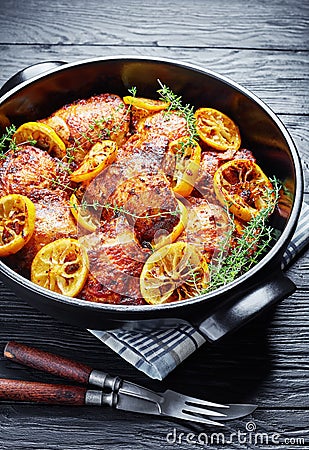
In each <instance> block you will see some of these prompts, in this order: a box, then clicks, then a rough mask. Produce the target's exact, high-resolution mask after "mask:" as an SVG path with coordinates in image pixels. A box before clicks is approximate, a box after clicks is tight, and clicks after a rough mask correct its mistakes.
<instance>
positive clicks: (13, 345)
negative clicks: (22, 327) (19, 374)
mask: <svg viewBox="0 0 309 450" xmlns="http://www.w3.org/2000/svg"><path fill="white" fill-rule="evenodd" d="M4 356H5V357H6V358H8V359H10V360H11V361H14V362H17V363H19V364H23V365H25V366H28V367H31V368H33V369H38V370H42V371H43V372H47V373H51V374H52V375H57V376H59V377H61V378H66V379H69V380H72V381H77V382H78V383H83V384H88V383H89V384H93V385H95V386H98V387H100V388H101V389H108V390H111V391H118V389H119V387H120V385H121V381H122V380H121V378H119V377H113V376H111V375H109V374H108V373H105V372H102V371H99V370H94V369H92V368H91V367H89V366H87V365H86V364H82V363H79V362H77V361H72V360H71V359H68V358H64V357H62V356H58V355H55V354H53V353H49V352H45V351H43V350H39V349H37V348H34V347H29V346H27V345H24V344H21V343H19V342H14V341H10V342H8V343H7V344H6V346H5V348H4Z"/></svg>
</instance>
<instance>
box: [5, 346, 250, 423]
mask: <svg viewBox="0 0 309 450" xmlns="http://www.w3.org/2000/svg"><path fill="white" fill-rule="evenodd" d="M4 356H5V357H6V358H8V359H10V360H11V361H14V362H17V363H20V364H23V365H26V366H29V367H32V368H34V369H39V370H42V371H44V372H48V373H51V374H53V375H57V376H60V377H63V378H67V379H69V380H72V381H76V382H79V383H82V384H92V385H95V386H97V387H99V388H100V390H93V389H88V388H87V387H81V386H66V385H59V384H47V383H37V382H29V381H19V380H7V379H0V400H14V401H28V402H29V401H30V402H38V403H45V404H58V405H59V404H66V405H100V406H102V405H107V406H111V407H114V408H116V409H120V410H124V411H133V412H139V413H143V414H155V415H160V416H169V417H176V418H178V419H184V420H190V421H194V422H201V423H206V424H210V425H218V426H222V425H223V424H222V423H221V422H222V421H225V420H231V419H236V418H240V417H244V416H246V415H248V414H250V413H252V412H253V411H254V410H255V409H256V407H257V406H256V405H248V404H247V405H245V404H242V405H241V404H229V405H221V404H217V403H212V402H208V401H206V400H201V399H197V398H194V397H189V396H186V395H182V394H179V393H177V392H174V391H171V390H167V391H165V392H162V393H157V392H154V391H152V390H150V389H147V388H144V387H142V386H139V385H137V384H134V383H131V382H129V381H125V380H122V379H121V378H120V377H114V376H111V375H109V374H107V373H105V372H102V371H98V370H95V369H92V368H91V367H88V366H86V365H84V364H81V363H79V362H76V361H72V360H70V359H67V358H64V357H62V356H58V355H54V354H52V353H48V352H44V351H42V350H39V349H36V348H32V347H28V346H26V345H24V344H20V343H17V342H12V341H11V342H8V344H7V345H6V347H5V349H4ZM103 390H107V391H109V392H103Z"/></svg>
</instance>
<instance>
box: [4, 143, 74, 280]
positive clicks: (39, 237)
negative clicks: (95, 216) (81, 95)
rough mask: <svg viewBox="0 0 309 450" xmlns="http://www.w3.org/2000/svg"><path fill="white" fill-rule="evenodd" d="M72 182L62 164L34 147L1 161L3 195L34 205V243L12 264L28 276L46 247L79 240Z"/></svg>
mask: <svg viewBox="0 0 309 450" xmlns="http://www.w3.org/2000/svg"><path fill="white" fill-rule="evenodd" d="M68 186H69V178H68V173H67V171H66V170H64V168H63V166H62V165H60V164H59V162H58V161H57V160H56V159H54V158H52V157H51V156H50V155H49V154H48V153H47V152H45V151H43V150H40V149H38V148H35V147H32V146H23V147H20V148H19V149H18V150H17V151H15V152H14V151H10V152H8V153H7V154H6V158H5V159H3V160H1V161H0V195H1V196H3V195H8V194H21V195H26V196H27V197H29V198H30V200H32V201H33V203H34V205H35V209H36V221H35V230H34V233H33V236H32V238H31V239H30V241H29V242H28V243H27V244H26V245H25V247H23V248H22V249H21V250H20V251H19V252H18V253H17V254H16V255H13V256H11V257H9V258H8V259H7V261H8V263H9V264H10V265H12V266H13V267H14V268H15V269H16V270H18V271H19V272H21V273H23V274H28V273H29V269H30V266H31V263H32V260H33V258H34V256H35V255H36V253H37V252H38V251H39V250H40V249H41V248H42V247H43V246H44V245H46V244H48V243H49V242H52V241H54V240H56V239H60V238H63V237H69V236H71V237H74V236H76V224H75V222H74V219H73V217H72V215H71V213H70V209H69V204H68V201H69V189H68Z"/></svg>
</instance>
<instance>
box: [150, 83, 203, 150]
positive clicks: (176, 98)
mask: <svg viewBox="0 0 309 450" xmlns="http://www.w3.org/2000/svg"><path fill="white" fill-rule="evenodd" d="M157 81H158V83H159V85H160V86H161V89H158V90H157V93H158V94H159V95H160V100H162V101H164V102H168V103H169V107H168V109H167V110H166V112H167V113H170V112H172V111H174V112H176V113H178V114H179V115H180V116H182V117H183V118H184V119H185V121H186V126H187V131H188V136H189V140H188V145H192V144H193V143H194V140H196V139H197V138H198V134H197V131H196V119H195V116H194V106H191V105H190V104H186V105H183V103H182V97H181V95H177V94H175V93H174V92H173V91H172V90H171V89H170V88H169V87H168V86H166V85H165V84H162V82H161V81H160V80H159V79H158V80H157Z"/></svg>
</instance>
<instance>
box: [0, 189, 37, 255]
mask: <svg viewBox="0 0 309 450" xmlns="http://www.w3.org/2000/svg"><path fill="white" fill-rule="evenodd" d="M34 226H35V206H34V204H33V203H32V201H31V200H30V199H29V198H28V197H25V196H24V195H19V194H10V195H6V196H4V197H1V198H0V256H8V255H12V254H14V253H17V252H18V251H19V250H20V249H21V248H22V247H23V246H24V245H25V244H27V242H28V241H29V239H30V238H31V236H32V234H33V232H34Z"/></svg>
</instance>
